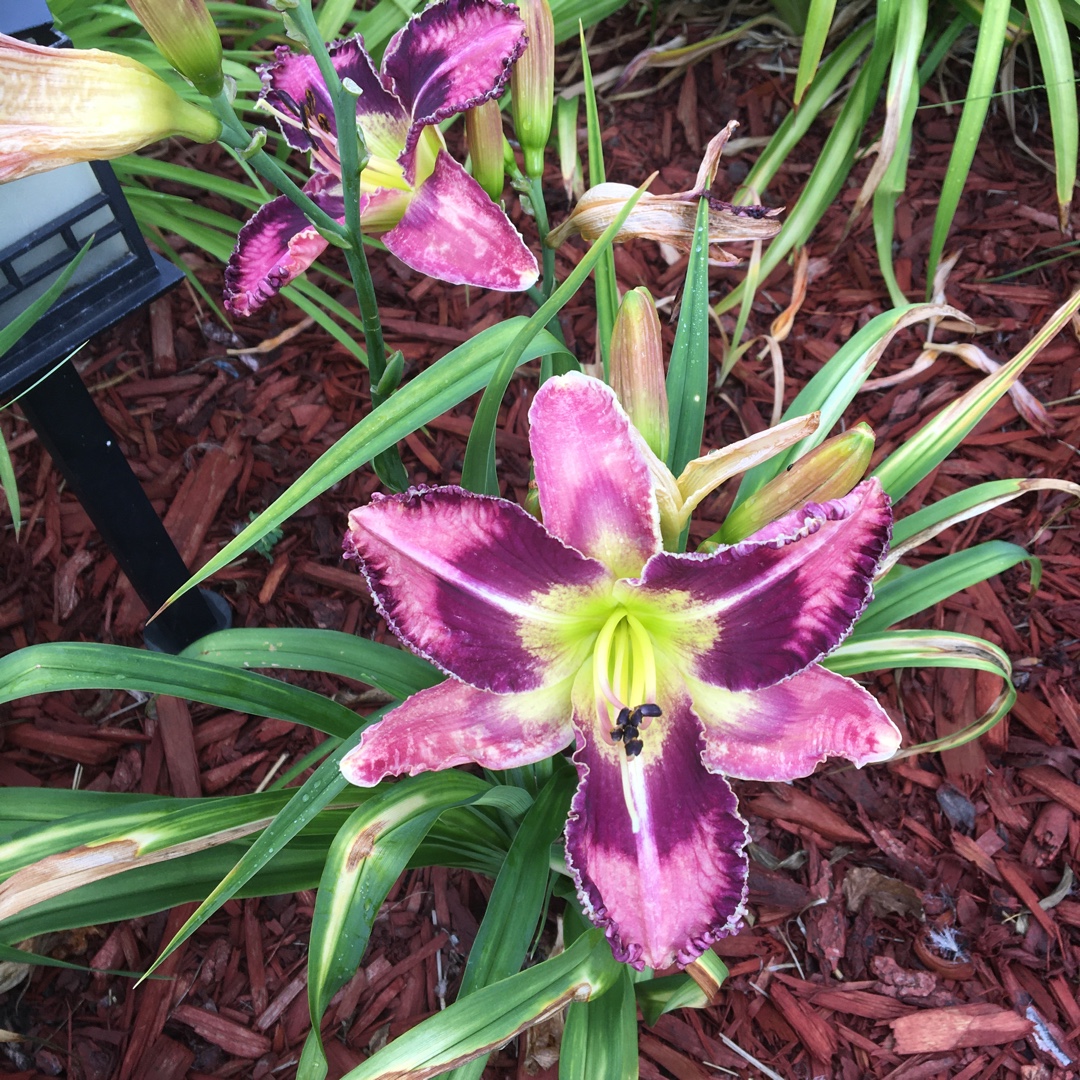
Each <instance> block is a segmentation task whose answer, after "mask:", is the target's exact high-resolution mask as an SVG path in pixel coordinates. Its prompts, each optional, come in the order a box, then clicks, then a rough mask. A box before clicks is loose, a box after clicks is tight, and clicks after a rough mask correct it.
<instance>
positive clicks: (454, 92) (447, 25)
mask: <svg viewBox="0 0 1080 1080" xmlns="http://www.w3.org/2000/svg"><path fill="white" fill-rule="evenodd" d="M525 45H526V36H525V23H524V22H523V21H522V19H521V18H520V17H519V15H518V13H517V8H515V7H514V6H513V5H512V4H501V3H495V2H493V0H445V2H444V3H438V4H432V5H431V7H429V8H427V9H426V10H425V11H423V12H421V13H420V14H419V15H415V16H414V17H413V18H412V19H410V20H409V22H407V23H406V24H405V26H404V27H402V28H401V30H399V31H398V32H397V33H396V34H395V35H394V37H393V38H392V39H391V41H390V44H389V45H387V47H386V52H385V53H384V54H383V64H382V70H383V78H384V81H385V82H386V83H387V86H388V88H389V89H390V90H391V91H392V92H393V93H394V94H395V95H396V97H397V98H398V100H399V101H400V102H401V103H402V105H403V106H404V107H405V109H406V111H407V112H409V113H410V114H411V116H412V127H411V129H410V131H409V135H408V138H407V140H406V143H405V149H406V152H408V151H409V150H411V149H412V148H413V146H414V144H415V143H416V140H417V138H418V137H419V134H420V129H421V128H423V127H425V126H427V125H428V124H436V123H438V122H439V121H440V120H445V119H446V117H448V116H453V115H455V114H456V113H459V112H464V111H465V110H466V109H468V108H471V107H472V106H473V105H480V104H482V103H483V102H485V101H488V100H490V99H491V98H495V97H498V96H499V95H500V94H501V93H502V91H503V87H504V86H505V85H506V82H507V80H508V79H509V78H510V69H511V67H513V65H514V61H516V60H517V58H518V57H519V56H520V55H521V54H522V53H523V52H524V51H525Z"/></svg>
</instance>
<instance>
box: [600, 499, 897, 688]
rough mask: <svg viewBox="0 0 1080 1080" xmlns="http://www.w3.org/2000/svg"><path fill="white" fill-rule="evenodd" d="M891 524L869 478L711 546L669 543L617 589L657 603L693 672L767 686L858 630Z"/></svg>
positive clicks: (724, 683) (671, 652) (669, 646)
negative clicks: (709, 550) (686, 549)
mask: <svg viewBox="0 0 1080 1080" xmlns="http://www.w3.org/2000/svg"><path fill="white" fill-rule="evenodd" d="M891 528H892V512H891V511H890V509H889V497H888V496H887V495H886V494H885V493H884V492H883V491H882V489H881V485H880V484H879V483H878V481H877V480H867V481H865V482H864V483H862V484H860V485H859V486H858V487H857V488H855V489H854V490H853V491H852V492H850V493H849V494H848V495H845V496H844V497H843V498H842V499H834V500H832V501H831V502H827V503H821V504H818V503H808V504H807V505H806V506H804V507H801V508H800V509H799V510H796V511H793V512H792V513H790V514H786V515H785V516H784V517H782V518H780V519H779V520H777V521H774V522H773V523H772V524H770V525H768V526H766V527H765V528H764V529H761V530H760V531H759V532H756V533H754V535H753V536H751V537H748V538H747V539H746V540H744V541H742V542H741V543H738V544H734V545H732V546H731V547H728V548H723V549H721V550H720V551H717V552H715V553H714V554H712V555H673V554H668V553H666V552H664V553H661V554H659V555H657V556H655V557H654V558H653V559H651V560H650V561H649V563H648V565H647V566H646V567H645V570H644V572H643V574H642V576H641V582H640V584H637V583H622V582H620V584H619V589H620V590H621V589H626V591H627V594H628V602H634V603H642V604H643V605H645V604H647V605H649V607H650V608H652V609H653V610H654V611H655V613H656V620H657V625H656V627H655V628H654V636H656V637H661V633H660V627H659V624H660V623H661V622H662V623H663V634H662V638H663V641H664V644H663V646H662V647H663V649H664V652H665V654H666V655H667V657H668V659H669V661H670V662H671V663H672V664H674V665H675V666H676V667H677V668H678V669H679V670H681V671H682V672H684V673H685V675H686V676H687V677H693V678H696V679H700V680H701V681H703V682H706V683H709V684H710V685H712V686H717V687H721V688H723V689H725V690H759V689H761V688H763V687H766V686H771V685H773V684H774V683H777V682H780V680H781V679H786V678H788V677H790V676H791V675H794V674H795V673H796V672H797V671H801V670H803V668H805V667H807V666H809V665H810V664H812V663H815V662H816V661H818V660H820V659H821V658H822V657H823V656H825V655H826V654H827V653H829V652H831V651H832V650H833V649H835V648H836V646H837V645H839V644H840V642H841V641H843V639H844V638H845V637H846V636H847V635H848V633H850V631H851V628H852V626H853V625H854V624H855V620H856V619H858V617H859V616H860V615H861V614H862V612H863V609H864V608H865V607H866V605H867V603H868V602H869V600H870V596H871V591H872V590H871V583H872V581H873V577H874V573H875V571H876V570H877V567H878V564H879V563H880V561H881V558H882V556H883V555H884V553H885V550H886V548H887V547H888V543H889V535H890V532H891ZM630 594H635V595H633V596H632V598H631V596H630Z"/></svg>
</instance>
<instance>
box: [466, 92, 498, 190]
mask: <svg viewBox="0 0 1080 1080" xmlns="http://www.w3.org/2000/svg"><path fill="white" fill-rule="evenodd" d="M465 139H466V142H467V143H468V145H469V157H470V158H471V159H472V174H473V179H474V180H476V182H477V183H478V184H479V185H480V186H481V187H482V188H483V189H484V190H485V191H486V192H487V193H488V195H490V196H491V200H492V202H496V203H497V202H498V201H499V199H501V198H502V192H503V178H504V174H503V133H502V110H501V109H500V108H499V103H498V101H495V100H492V101H485V102H484V103H483V105H475V106H473V108H471V109H466V110H465Z"/></svg>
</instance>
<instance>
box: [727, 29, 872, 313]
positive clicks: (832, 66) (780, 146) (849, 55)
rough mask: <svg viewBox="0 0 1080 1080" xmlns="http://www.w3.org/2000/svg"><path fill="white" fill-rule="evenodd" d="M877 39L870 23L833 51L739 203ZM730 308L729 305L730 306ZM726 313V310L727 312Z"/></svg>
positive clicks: (760, 185) (763, 180)
mask: <svg viewBox="0 0 1080 1080" xmlns="http://www.w3.org/2000/svg"><path fill="white" fill-rule="evenodd" d="M873 40H874V23H873V21H872V20H871V21H869V22H866V23H864V24H863V25H862V26H860V27H859V28H858V29H857V30H856V31H855V32H854V33H852V34H851V35H850V36H849V37H847V38H845V39H844V41H842V42H841V43H840V45H839V46H838V47H837V48H836V49H834V50H833V51H832V52H831V53H830V54H829V56H828V57H827V59H826V60H825V62H824V63H823V64H822V65H821V69H820V70H819V71H818V73H817V75H815V76H814V81H813V83H811V84H810V90H809V93H807V95H806V100H805V101H804V102H803V103H802V105H801V106H800V107H799V108H798V109H793V110H792V111H791V112H789V113H788V114H787V116H785V117H784V119H783V121H782V122H781V124H780V126H779V127H778V128H777V129H776V133H775V134H774V135H773V137H772V138H771V139H770V140H769V143H768V145H767V146H766V147H765V149H764V150H762V151H761V154H760V155H759V156H758V159H757V161H755V162H754V164H753V165H752V166H751V168H750V172H749V173H747V176H746V179H745V180H744V181H743V182H742V185H741V186H740V187H739V189H738V192H737V193H736V196H735V199H734V200H733V201H734V202H736V203H743V204H745V203H747V202H748V201H749V200H750V199H751V198H752V196H753V193H755V192H756V193H757V194H759V195H760V194H761V193H763V192H764V191H765V189H766V188H767V187H768V186H769V184H770V182H771V181H772V178H773V177H774V176H775V175H776V174H777V172H778V171H779V170H780V166H781V165H783V164H784V162H785V161H786V160H787V157H788V155H789V154H790V153H791V151H792V150H793V149H794V148H795V146H796V145H797V144H798V142H799V140H800V139H802V137H803V136H804V135H805V134H806V133H807V131H809V130H810V125H811V124H812V123H813V122H814V121H815V120H816V119H818V116H819V114H820V113H821V111H822V109H824V108H825V106H826V104H827V103H828V101H829V99H830V98H831V97H832V96H833V94H834V93H835V92H836V88H837V87H838V86H839V85H840V83H841V81H842V80H843V79H844V78H845V77H846V76H847V74H848V72H849V71H851V69H852V68H853V67H854V66H855V63H856V61H857V60H858V59H859V57H860V56H861V55H862V54H863V53H864V52H865V51H866V49H867V47H868V46H869V45H870V44H871V42H872V41H873ZM729 306H730V305H729ZM725 310H726V309H725Z"/></svg>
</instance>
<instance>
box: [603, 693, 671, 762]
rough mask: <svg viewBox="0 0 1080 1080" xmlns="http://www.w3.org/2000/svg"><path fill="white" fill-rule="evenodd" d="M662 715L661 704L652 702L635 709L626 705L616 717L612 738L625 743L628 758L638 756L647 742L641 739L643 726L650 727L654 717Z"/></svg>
mask: <svg viewBox="0 0 1080 1080" xmlns="http://www.w3.org/2000/svg"><path fill="white" fill-rule="evenodd" d="M662 715H663V710H662V709H661V708H660V706H659V705H656V704H653V703H652V702H648V703H646V704H644V705H639V706H638V707H637V708H636V709H633V710H631V709H628V708H625V707H624V708H623V709H621V710H620V711H619V715H618V716H617V717H616V718H615V727H614V728H612V730H611V738H612V740H613V741H614V742H621V743H622V744H623V748H624V749H625V750H626V756H627V757H628V758H633V757H637V756H638V754H640V753H641V751H642V750H643V749H644V748H645V743H644V742H643V741H642V739H641V728H642V727H648V725H649V723H650V721H651V720H652V719H654V718H655V717H657V716H662Z"/></svg>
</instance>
